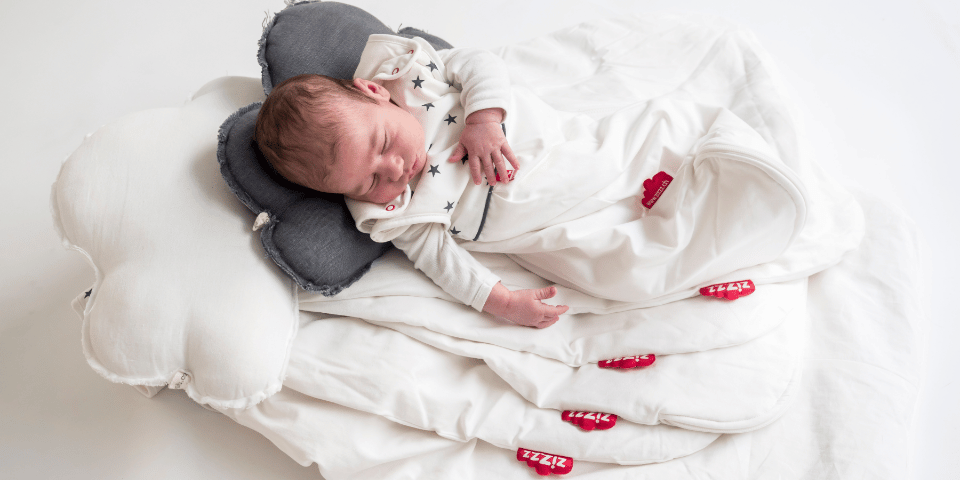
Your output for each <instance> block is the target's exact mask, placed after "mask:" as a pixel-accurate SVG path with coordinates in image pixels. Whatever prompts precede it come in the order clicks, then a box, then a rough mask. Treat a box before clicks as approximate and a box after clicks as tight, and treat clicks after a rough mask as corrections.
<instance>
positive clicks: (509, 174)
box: [493, 170, 515, 182]
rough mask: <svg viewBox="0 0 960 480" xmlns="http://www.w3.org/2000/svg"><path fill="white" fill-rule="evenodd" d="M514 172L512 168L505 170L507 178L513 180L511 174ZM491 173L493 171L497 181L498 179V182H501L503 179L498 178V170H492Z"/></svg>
mask: <svg viewBox="0 0 960 480" xmlns="http://www.w3.org/2000/svg"><path fill="white" fill-rule="evenodd" d="M514 172H515V171H514V170H507V178H508V179H510V180H513V174H514ZM493 173H495V174H496V175H497V181H498V182H502V181H503V179H502V178H500V172H498V171H496V170H494V172H493Z"/></svg>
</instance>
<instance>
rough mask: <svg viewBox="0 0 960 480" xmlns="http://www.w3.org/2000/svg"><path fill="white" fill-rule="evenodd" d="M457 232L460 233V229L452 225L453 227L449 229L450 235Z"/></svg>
mask: <svg viewBox="0 0 960 480" xmlns="http://www.w3.org/2000/svg"><path fill="white" fill-rule="evenodd" d="M458 233H460V230H457V227H453V228H451V229H450V234H451V235H456V234H458Z"/></svg>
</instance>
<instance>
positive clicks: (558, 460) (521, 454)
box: [517, 448, 573, 475]
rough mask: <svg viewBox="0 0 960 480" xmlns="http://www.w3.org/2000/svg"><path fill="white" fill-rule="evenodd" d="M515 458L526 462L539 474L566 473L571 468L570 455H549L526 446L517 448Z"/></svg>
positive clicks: (571, 460)
mask: <svg viewBox="0 0 960 480" xmlns="http://www.w3.org/2000/svg"><path fill="white" fill-rule="evenodd" d="M517 460H518V461H520V462H527V466H528V467H530V468H532V469H534V470H536V471H537V473H538V474H539V475H550V474H551V473H553V474H555V475H566V474H568V473H570V470H571V469H572V468H573V459H572V458H570V457H562V456H560V455H550V454H549V453H543V452H537V451H534V450H527V449H526V448H518V449H517Z"/></svg>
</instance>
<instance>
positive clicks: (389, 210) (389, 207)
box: [387, 204, 397, 212]
mask: <svg viewBox="0 0 960 480" xmlns="http://www.w3.org/2000/svg"><path fill="white" fill-rule="evenodd" d="M395 208H397V206H396V205H393V204H391V205H387V211H388V212H392V211H393V209H395Z"/></svg>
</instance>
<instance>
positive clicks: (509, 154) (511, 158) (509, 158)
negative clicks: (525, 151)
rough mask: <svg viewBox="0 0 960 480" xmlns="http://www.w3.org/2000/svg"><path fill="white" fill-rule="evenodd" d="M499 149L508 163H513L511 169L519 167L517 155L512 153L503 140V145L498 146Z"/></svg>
mask: <svg viewBox="0 0 960 480" xmlns="http://www.w3.org/2000/svg"><path fill="white" fill-rule="evenodd" d="M500 151H501V153H503V157H504V158H506V159H507V161H508V162H510V165H513V169H514V170H515V171H516V170H519V169H520V161H519V160H517V156H516V155H514V154H513V150H512V149H511V148H510V145H509V144H507V143H506V142H504V144H503V146H501V147H500Z"/></svg>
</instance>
